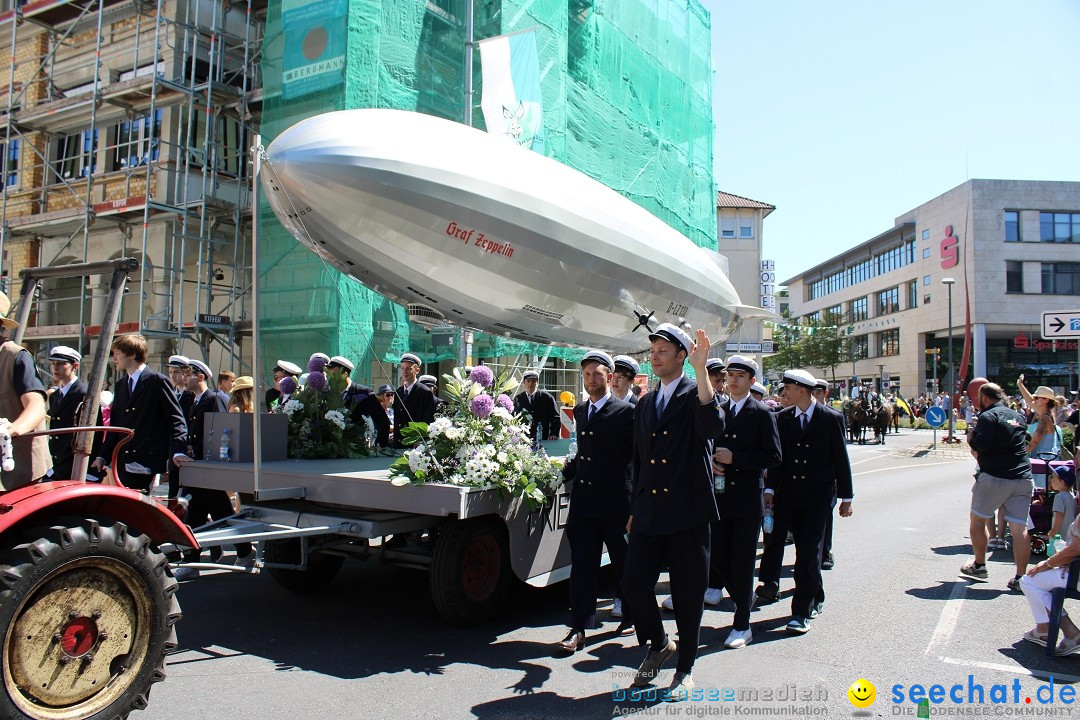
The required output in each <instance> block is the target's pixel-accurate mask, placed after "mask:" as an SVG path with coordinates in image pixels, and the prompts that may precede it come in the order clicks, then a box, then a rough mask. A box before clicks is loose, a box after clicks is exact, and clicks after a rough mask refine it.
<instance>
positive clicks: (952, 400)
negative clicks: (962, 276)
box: [941, 277, 956, 442]
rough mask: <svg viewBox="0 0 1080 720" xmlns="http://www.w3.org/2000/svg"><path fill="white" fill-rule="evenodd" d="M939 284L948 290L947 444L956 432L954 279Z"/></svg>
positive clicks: (947, 279)
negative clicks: (954, 410)
mask: <svg viewBox="0 0 1080 720" xmlns="http://www.w3.org/2000/svg"><path fill="white" fill-rule="evenodd" d="M941 282H942V284H943V285H945V287H947V288H949V375H948V379H947V380H946V382H947V383H948V385H947V387H948V388H949V438H948V442H952V441H953V433H955V432H956V420H955V419H954V416H953V408H955V407H956V394H955V391H956V387H955V379H954V377H953V362H952V286H953V285H955V284H956V278H951V277H947V278H942V279H941Z"/></svg>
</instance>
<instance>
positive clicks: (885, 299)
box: [877, 286, 900, 315]
mask: <svg viewBox="0 0 1080 720" xmlns="http://www.w3.org/2000/svg"><path fill="white" fill-rule="evenodd" d="M894 312H900V287H899V286H897V287H892V288H889V289H888V290H882V291H881V292H879V293H878V294H877V314H878V315H888V314H889V313H894Z"/></svg>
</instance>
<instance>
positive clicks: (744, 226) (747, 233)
mask: <svg viewBox="0 0 1080 720" xmlns="http://www.w3.org/2000/svg"><path fill="white" fill-rule="evenodd" d="M739 237H741V238H752V237H754V226H753V225H751V224H750V221H749V220H740V221H739Z"/></svg>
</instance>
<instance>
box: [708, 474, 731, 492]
mask: <svg viewBox="0 0 1080 720" xmlns="http://www.w3.org/2000/svg"><path fill="white" fill-rule="evenodd" d="M712 485H713V491H714V492H715V493H716V494H717V495H720V494H722V493H723V492H724V488H726V487H727V480H726V479H725V478H724V476H723V475H713V478H712Z"/></svg>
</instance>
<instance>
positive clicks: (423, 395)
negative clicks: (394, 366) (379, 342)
mask: <svg viewBox="0 0 1080 720" xmlns="http://www.w3.org/2000/svg"><path fill="white" fill-rule="evenodd" d="M420 365H421V363H420V357H419V356H417V355H414V354H413V353H405V354H404V355H402V356H401V363H400V364H399V366H398V367H399V368H400V369H401V385H400V386H399V387H398V389H397V390H395V391H394V447H396V448H403V447H405V443H403V442H402V440H401V431H402V430H403V429H404V428H405V426H406V425H408V424H409V423H411V422H426V423H430V422H434V420H435V395H434V394H433V393H432V392H431V389H430V388H429V387H428V386H427V385H424V384H423V383H422V382H419V380H418V376H419V375H420Z"/></svg>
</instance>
